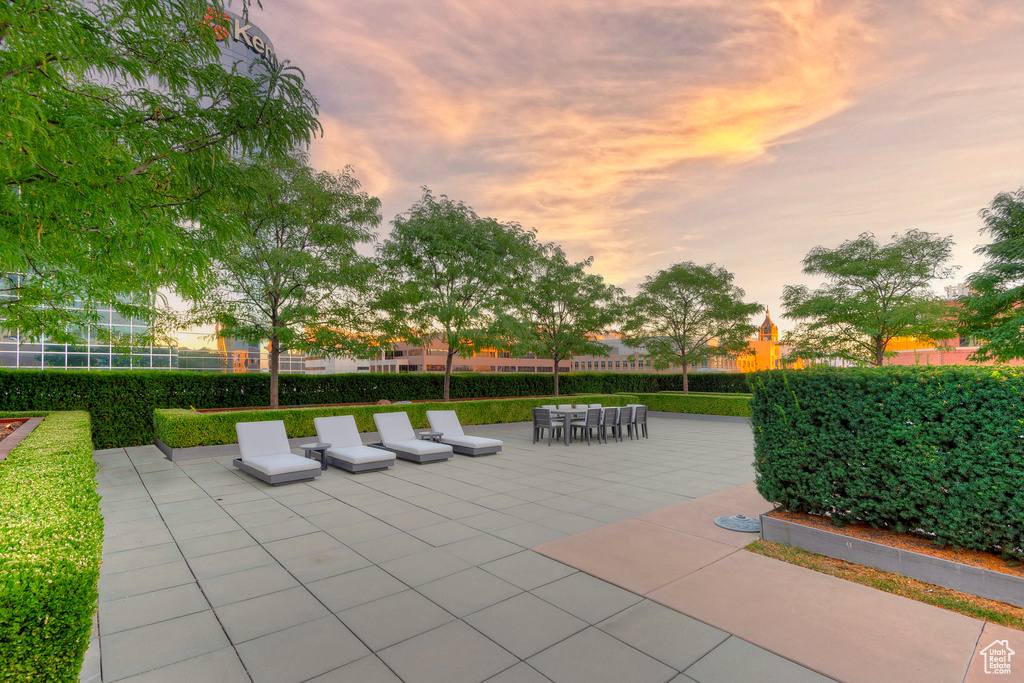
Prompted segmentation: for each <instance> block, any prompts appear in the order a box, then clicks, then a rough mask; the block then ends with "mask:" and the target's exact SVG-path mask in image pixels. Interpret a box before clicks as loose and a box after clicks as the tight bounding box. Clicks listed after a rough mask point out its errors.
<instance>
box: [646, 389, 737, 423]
mask: <svg viewBox="0 0 1024 683" xmlns="http://www.w3.org/2000/svg"><path fill="white" fill-rule="evenodd" d="M638 398H639V401H638V402H639V403H643V404H644V405H646V406H647V409H648V410H652V411H660V412H666V413H691V414H696V415H730V416H733V417H750V396H747V395H745V394H735V395H727V394H713V395H701V394H639V395H638Z"/></svg>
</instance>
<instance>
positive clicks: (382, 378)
mask: <svg viewBox="0 0 1024 683" xmlns="http://www.w3.org/2000/svg"><path fill="white" fill-rule="evenodd" d="M691 384H692V385H693V386H694V387H695V388H696V389H698V390H700V391H730V392H744V391H749V389H748V388H747V377H746V376H745V375H739V374H733V375H727V374H711V373H708V374H698V375H694V376H693V377H692V378H691ZM563 386H564V388H565V390H566V392H567V393H571V394H615V393H631V394H635V393H641V392H643V393H653V392H656V391H661V390H671V389H677V388H679V387H681V386H682V381H681V377H680V376H679V375H654V374H640V373H637V374H626V373H573V374H569V375H566V376H565V377H564V378H563ZM443 388H444V377H443V376H441V375H440V374H427V373H395V374H368V373H359V374H346V375H282V376H281V382H280V394H281V404H282V405H288V406H310V405H330V404H338V403H376V402H377V401H380V400H382V399H386V400H389V401H428V400H439V399H441V398H442V397H443V395H444V394H443ZM551 393H552V377H551V375H549V374H546V373H545V374H539V373H538V374H534V373H530V374H519V373H516V374H504V373H482V372H476V373H458V374H454V375H452V381H451V397H452V398H456V399H459V398H463V399H465V398H470V399H472V398H489V397H512V396H550V395H551ZM544 402H550V401H544ZM268 405H270V381H269V377H267V376H266V375H261V374H247V373H239V374H220V373H204V372H178V371H168V370H107V371H104V372H77V371H60V370H46V371H42V372H40V371H39V370H2V369H0V410H2V411H45V410H86V411H89V413H90V416H91V418H92V420H91V422H92V430H93V446H94V447H95V448H97V449H101V448H113V447H117V446H137V445H140V444H150V443H153V411H154V410H156V409H158V408H191V407H196V408H200V409H204V408H250V407H252V408H263V407H266V406H268Z"/></svg>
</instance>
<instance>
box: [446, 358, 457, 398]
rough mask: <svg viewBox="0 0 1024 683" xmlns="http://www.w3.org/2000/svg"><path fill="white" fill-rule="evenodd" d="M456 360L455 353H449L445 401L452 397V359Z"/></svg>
mask: <svg viewBox="0 0 1024 683" xmlns="http://www.w3.org/2000/svg"><path fill="white" fill-rule="evenodd" d="M453 358H455V352H454V351H451V350H449V351H448V359H447V360H446V361H445V363H444V400H445V401H447V400H448V398H449V396H450V393H451V392H450V389H451V386H452V359H453Z"/></svg>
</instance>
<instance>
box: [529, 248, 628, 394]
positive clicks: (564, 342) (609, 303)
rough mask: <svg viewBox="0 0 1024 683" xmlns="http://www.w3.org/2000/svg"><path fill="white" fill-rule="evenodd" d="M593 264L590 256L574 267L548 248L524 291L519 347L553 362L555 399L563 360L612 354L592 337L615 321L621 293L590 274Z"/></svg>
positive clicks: (538, 261) (535, 265)
mask: <svg viewBox="0 0 1024 683" xmlns="http://www.w3.org/2000/svg"><path fill="white" fill-rule="evenodd" d="M593 262H594V258H593V257H590V258H588V259H586V260H585V261H580V262H579V263H570V262H569V260H568V259H567V258H566V256H565V252H564V251H562V248H561V247H559V246H557V245H554V244H549V245H545V246H544V247H542V248H541V250H540V251H539V253H538V255H537V259H536V261H535V262H534V264H533V268H532V270H533V272H532V277H531V279H530V282H529V284H528V285H525V286H524V291H523V292H522V294H523V303H522V310H523V321H522V322H523V325H524V329H523V339H522V340H521V342H520V348H521V349H523V350H524V351H528V352H532V353H535V354H537V356H538V357H540V358H550V359H551V360H552V361H553V365H554V394H555V396H558V364H559V362H561V361H563V360H566V359H567V358H570V357H572V355H573V354H577V355H587V356H607V355H608V347H607V346H606V345H604V344H602V343H600V342H597V341H594V340H593V337H594V336H595V335H597V334H600V333H603V332H604V331H605V330H607V329H608V327H610V326H611V325H612V324H613V323H614V322H615V321H616V318H617V317H618V314H617V311H616V308H615V305H614V304H615V303H616V299H617V298H618V297H619V296H621V294H622V290H620V289H618V288H617V287H612V286H611V285H607V284H605V282H604V280H603V279H602V278H601V276H600V275H596V274H593V273H587V272H586V269H587V268H589V267H590V265H591V264H592V263H593Z"/></svg>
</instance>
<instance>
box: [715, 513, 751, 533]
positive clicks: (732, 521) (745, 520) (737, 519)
mask: <svg viewBox="0 0 1024 683" xmlns="http://www.w3.org/2000/svg"><path fill="white" fill-rule="evenodd" d="M715 524H717V525H718V526H720V527H722V528H723V529H728V530H729V531H744V532H746V533H748V534H756V533H760V532H761V522H760V520H757V519H754V518H753V517H747V516H746V515H727V516H725V517H715Z"/></svg>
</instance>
